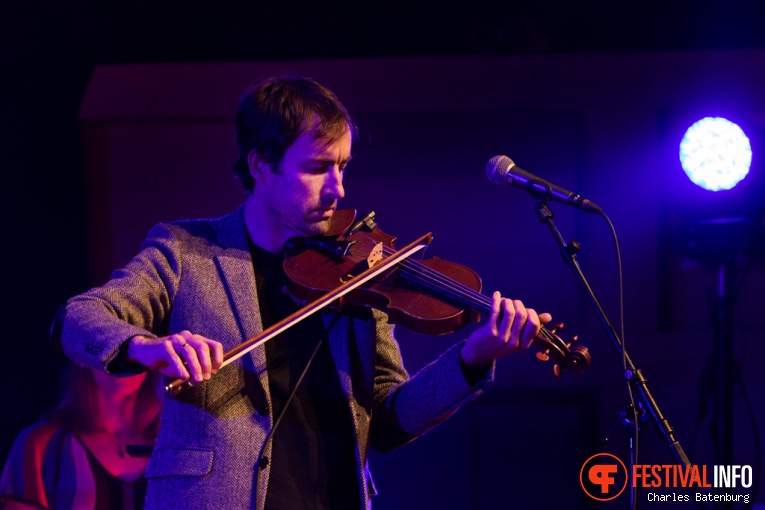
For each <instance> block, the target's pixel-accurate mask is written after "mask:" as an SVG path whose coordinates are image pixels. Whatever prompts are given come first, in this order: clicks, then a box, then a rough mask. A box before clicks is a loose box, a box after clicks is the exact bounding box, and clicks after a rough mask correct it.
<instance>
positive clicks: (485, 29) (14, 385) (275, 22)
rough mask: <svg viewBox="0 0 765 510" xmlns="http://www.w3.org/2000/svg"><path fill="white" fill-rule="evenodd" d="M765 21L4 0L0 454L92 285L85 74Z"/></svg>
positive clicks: (539, 5) (755, 26)
mask: <svg viewBox="0 0 765 510" xmlns="http://www.w3.org/2000/svg"><path fill="white" fill-rule="evenodd" d="M764 21H765V2H759V1H728V2H724V3H723V2H697V1H678V2H632V3H625V2H610V1H596V0H592V1H585V0H582V1H564V0H559V1H536V2H502V4H501V5H497V4H496V3H494V2H485V1H483V0H479V1H474V2H470V3H469V4H462V5H459V6H455V7H447V6H445V5H443V4H439V5H433V6H427V5H424V4H416V5H415V4H412V3H408V2H386V3H382V2H375V3H362V2H337V3H334V4H331V5H328V4H325V3H318V2H316V3H310V4H308V5H305V6H303V5H298V4H293V3H287V2H245V1H240V2H218V3H216V4H215V6H210V5H206V3H205V4H203V3H201V2H183V3H181V2H177V3H174V2H169V3H159V2H157V3H149V2H144V3H142V2H98V3H96V2H75V3H68V4H63V3H60V2H23V1H6V2H4V3H3V4H2V6H0V75H1V76H2V78H0V101H2V103H0V170H1V171H2V175H3V177H4V179H5V184H4V185H3V187H2V189H3V190H4V191H5V197H4V200H3V219H4V222H3V227H4V229H5V231H6V233H5V236H4V237H5V242H4V247H5V249H4V252H5V257H4V258H5V260H6V261H7V263H6V268H7V269H6V277H5V282H6V283H5V288H6V296H7V297H6V300H7V305H6V306H5V310H6V314H5V317H6V321H5V322H6V328H5V336H6V337H7V339H6V341H5V345H6V346H7V348H6V349H5V350H4V352H5V359H6V360H7V362H6V363H5V365H6V366H5V368H4V370H3V371H2V384H3V387H4V388H5V390H3V391H1V392H0V394H2V401H1V402H2V407H1V408H2V419H1V420H0V458H4V457H5V455H6V454H7V451H8V449H9V448H10V445H11V443H12V441H13V438H14V436H15V434H16V433H17V432H18V431H19V430H20V429H21V428H22V427H23V426H25V425H27V424H29V423H32V422H34V421H35V420H36V419H37V417H38V416H39V414H40V413H41V411H42V410H44V409H46V408H49V407H50V406H51V405H52V404H53V403H54V402H55V400H56V398H57V384H55V383H54V381H56V380H57V378H58V377H59V376H58V372H59V369H60V367H61V365H62V364H63V361H62V358H61V357H59V356H57V355H56V354H54V353H53V352H52V350H51V348H50V346H49V345H48V343H47V332H48V328H49V323H50V320H51V317H52V316H53V314H54V312H55V310H56V308H57V307H58V306H59V305H60V303H61V302H63V301H64V300H65V299H66V298H67V297H69V296H71V295H73V294H75V293H78V292H81V291H83V290H85V289H87V288H88V287H89V286H91V285H92V284H94V283H95V282H94V281H92V277H91V276H90V272H89V268H90V267H91V263H92V261H89V259H88V257H89V253H90V252H89V251H88V246H89V243H91V242H93V240H92V239H89V238H88V230H87V227H86V225H87V215H88V212H87V208H86V203H87V193H86V189H87V186H86V178H85V164H84V158H83V155H82V137H81V125H80V121H79V118H78V108H79V105H80V102H81V100H82V99H83V96H84V91H85V87H86V85H87V83H88V80H89V78H90V76H91V74H92V72H93V70H94V68H95V66H97V65H103V64H126V63H147V62H153V63H170V62H230V61H273V60H280V61H288V60H295V59H301V60H305V59H337V58H362V59H363V58H374V57H409V56H417V57H430V56H432V57H439V56H472V55H478V56H508V55H554V54H567V55H577V54H592V53H618V54H631V53H635V52H638V53H639V52H648V53H653V52H665V51H677V50H714V49H726V50H735V49H744V48H763V47H765V31H763V30H762V29H761V26H762V23H763V22H764ZM370 119H371V120H370V122H369V124H370V125H371V126H370V129H372V130H373V128H374V127H375V123H376V126H377V128H378V132H380V133H385V127H386V118H385V116H384V115H378V116H377V117H374V116H372V117H370ZM525 120H529V121H530V120H532V118H531V117H530V118H529V119H525ZM432 122H433V123H437V122H440V121H439V119H437V118H436V119H433V120H432ZM556 122H557V121H556ZM561 122H563V124H564V125H565V122H567V120H566V119H565V118H564V119H562V121H561ZM426 124H427V123H426ZM671 124H672V123H671V122H668V125H671ZM381 136H382V135H381ZM488 156H490V155H487V157H488ZM623 235H624V234H623ZM96 242H97V241H96ZM546 248H548V247H546ZM550 249H551V248H550ZM760 311H762V310H760ZM663 320H664V321H665V326H666V325H671V324H672V322H673V318H672V317H664V318H663ZM580 397H581V395H579V396H574V397H572V398H573V399H574V400H576V398H580ZM508 398H510V399H512V398H516V399H517V398H518V397H508ZM540 398H542V399H543V398H547V397H544V396H540ZM680 398H682V397H680ZM491 402H493V401H490V402H489V404H487V406H489V405H490V404H491ZM553 403H554V402H553ZM519 405H523V402H520V404H519ZM461 419H462V418H461ZM469 419H470V418H469V417H465V418H464V419H463V422H461V424H459V423H458V425H455V426H454V427H455V428H454V429H452V430H458V428H459V427H469V425H468V424H466V423H465V421H464V420H469ZM438 433H441V432H438ZM663 460H667V459H663ZM473 502H474V503H475V504H476V505H477V506H476V507H477V508H483V506H481V505H480V504H479V503H480V502H476V501H475V500H474V501H473Z"/></svg>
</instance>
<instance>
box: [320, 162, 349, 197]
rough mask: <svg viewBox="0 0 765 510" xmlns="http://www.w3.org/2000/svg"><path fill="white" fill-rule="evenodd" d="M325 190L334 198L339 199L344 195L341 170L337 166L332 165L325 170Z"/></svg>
mask: <svg viewBox="0 0 765 510" xmlns="http://www.w3.org/2000/svg"><path fill="white" fill-rule="evenodd" d="M324 187H325V190H326V192H327V194H329V195H330V196H331V197H332V198H333V199H334V200H340V199H341V198H343V197H344V196H345V188H343V171H342V170H341V169H340V167H339V166H337V165H335V166H333V167H332V168H331V169H330V170H329V171H328V172H327V180H326V182H325V185H324Z"/></svg>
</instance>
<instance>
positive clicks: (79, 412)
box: [0, 365, 162, 510]
mask: <svg viewBox="0 0 765 510" xmlns="http://www.w3.org/2000/svg"><path fill="white" fill-rule="evenodd" d="M160 391H161V376H160V375H159V374H158V373H155V372H145V373H142V374H138V375H134V376H130V377H114V376H111V375H109V374H107V373H105V372H103V371H98V370H92V369H90V368H84V367H80V366H77V365H71V366H70V367H69V375H68V378H67V382H66V384H65V387H64V390H63V395H62V398H61V402H60V403H59V404H58V406H57V407H56V408H55V409H53V410H52V411H49V412H48V413H46V414H45V415H44V416H43V418H42V420H41V421H40V422H38V423H36V424H34V425H32V426H30V427H27V428H26V429H24V430H23V431H22V432H21V433H20V434H19V436H18V437H17V438H16V441H15V443H14V445H13V448H12V449H11V453H10V455H9V456H8V459H7V461H6V463H5V468H4V469H3V473H2V478H0V508H2V509H3V510H12V509H32V508H36V509H39V508H46V509H47V508H51V509H56V510H67V509H75V508H76V509H83V510H84V509H93V510H99V509H115V508H124V509H140V508H143V505H144V497H145V494H146V478H145V477H144V471H145V469H146V464H147V463H148V461H149V455H150V454H151V448H152V445H153V444H154V442H155V439H156V436H157V431H158V429H159V414H160V410H161V406H162V400H161V395H160Z"/></svg>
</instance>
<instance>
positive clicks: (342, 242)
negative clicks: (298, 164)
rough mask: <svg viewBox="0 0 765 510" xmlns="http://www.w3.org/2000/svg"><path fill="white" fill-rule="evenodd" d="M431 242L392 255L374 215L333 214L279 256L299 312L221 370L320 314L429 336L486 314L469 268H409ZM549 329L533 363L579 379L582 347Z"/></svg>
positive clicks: (432, 264)
mask: <svg viewBox="0 0 765 510" xmlns="http://www.w3.org/2000/svg"><path fill="white" fill-rule="evenodd" d="M431 240H432V235H431V234H430V233H428V234H425V235H424V236H421V237H420V238H419V239H416V240H415V241H413V242H411V243H410V244H408V245H407V246H405V247H404V248H402V249H400V250H396V249H395V247H394V243H395V238H394V237H392V236H389V235H387V234H385V233H384V232H383V231H381V230H380V229H378V228H377V224H376V223H375V220H374V212H372V213H369V214H368V215H366V216H365V217H363V218H361V219H359V220H358V221H356V211H355V210H351V209H347V210H340V211H336V212H335V213H334V214H333V216H332V218H331V220H330V225H329V229H328V232H327V234H326V235H324V236H319V237H310V238H293V239H290V240H289V241H288V242H287V243H286V245H285V249H284V263H283V267H284V272H285V274H286V276H287V280H288V282H287V290H288V292H289V293H290V295H291V296H292V297H293V299H295V300H296V301H297V302H298V303H299V304H301V305H303V307H302V308H301V309H300V310H298V311H296V312H295V313H293V314H291V315H289V316H288V317H285V318H284V319H282V320H280V321H279V322H277V323H276V324H273V325H272V326H270V327H269V328H267V329H265V330H264V331H262V332H261V333H259V334H258V335H256V336H254V337H253V338H250V339H249V340H247V341H245V342H243V343H242V344H240V345H238V346H236V347H234V348H233V349H231V350H229V351H227V352H225V353H224V355H223V358H224V359H223V363H222V364H221V367H223V366H226V365H228V364H229V363H231V362H233V361H235V360H236V359H238V358H240V357H242V356H244V355H245V354H246V353H248V352H250V351H251V350H253V349H255V348H256V347H258V346H260V345H262V344H263V343H265V342H267V341H268V340H270V339H272V338H274V337H275V336H277V335H279V334H280V333H282V332H283V331H285V330H287V329H289V328H290V327H292V326H293V325H295V324H296V323H297V322H299V321H301V320H303V319H305V318H306V317H308V316H310V315H311V314H313V313H315V312H317V311H318V310H320V309H322V308H324V307H331V308H335V309H338V310H340V311H343V312H349V311H352V310H353V309H354V308H359V307H362V308H370V307H371V308H376V309H378V310H382V311H384V312H386V313H387V314H388V318H389V320H390V322H392V323H394V324H399V325H401V326H403V327H405V328H407V329H410V330H412V331H415V332H418V333H424V334H428V335H443V334H447V333H452V332H454V331H456V330H458V329H459V328H461V327H463V326H466V325H467V324H469V323H470V322H474V321H476V320H477V319H478V315H477V314H478V313H479V312H484V313H490V312H491V298H489V297H488V296H486V295H484V294H481V278H480V277H479V276H478V275H477V274H476V273H475V272H474V271H473V270H472V269H470V268H468V267H466V266H463V265H461V264H456V263H454V262H447V261H444V260H441V259H439V258H438V257H433V258H431V259H428V260H412V259H411V255H412V254H413V253H416V252H417V251H419V250H421V249H422V248H423V247H424V246H425V245H426V244H429V243H430V241H431ZM562 327H563V325H562V324H557V325H555V326H553V328H552V329H549V330H548V329H547V328H545V327H542V328H541V329H540V331H539V333H538V334H537V336H536V337H535V338H534V339H533V341H532V343H533V345H534V346H535V347H536V348H537V349H538V352H537V354H536V355H537V359H539V360H540V361H549V360H550V359H551V358H552V359H553V360H555V365H554V366H553V372H554V373H555V375H556V377H560V375H561V367H562V368H564V369H566V370H570V371H572V372H581V371H583V370H585V369H586V368H587V367H588V366H589V364H590V361H591V360H590V354H589V351H588V350H587V348H586V347H584V346H582V345H580V344H575V345H574V344H572V343H573V342H574V341H576V337H574V338H573V339H572V342H570V343H566V342H564V341H563V340H562V339H561V338H560V337H559V336H558V335H557V334H556V333H557V331H558V330H559V329H561V328H562ZM187 383H188V380H184V379H176V380H175V381H173V382H171V383H170V384H168V385H167V386H166V387H165V390H167V391H168V392H170V393H172V394H177V393H178V392H180V391H181V390H182V389H183V387H185V385H186V384H187Z"/></svg>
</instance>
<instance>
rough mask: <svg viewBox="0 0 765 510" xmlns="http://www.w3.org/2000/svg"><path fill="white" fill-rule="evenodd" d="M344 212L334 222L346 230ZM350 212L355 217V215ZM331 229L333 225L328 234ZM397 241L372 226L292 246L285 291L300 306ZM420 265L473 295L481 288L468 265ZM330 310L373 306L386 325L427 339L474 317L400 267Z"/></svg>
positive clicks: (362, 267) (431, 262)
mask: <svg viewBox="0 0 765 510" xmlns="http://www.w3.org/2000/svg"><path fill="white" fill-rule="evenodd" d="M348 213H349V211H348V210H342V211H338V213H336V214H335V216H338V215H340V218H338V220H336V221H335V224H337V223H338V222H339V223H340V224H342V225H346V224H348V228H349V227H350V222H348V221H347V216H346V215H348ZM350 213H353V215H354V216H355V212H354V211H350ZM333 219H334V218H333ZM335 228H336V227H334V225H333V227H331V228H330V230H331V231H332V230H335ZM346 230H347V229H346ZM395 240H396V238H395V237H392V236H389V235H387V234H385V233H384V232H383V231H382V230H380V229H377V228H376V229H374V230H372V231H371V232H355V233H352V234H351V235H345V233H344V232H343V233H341V234H337V235H330V236H326V237H325V238H323V239H321V240H316V239H313V240H311V241H310V242H309V243H304V244H300V245H292V247H291V248H290V249H288V253H287V256H286V258H285V261H284V272H285V273H286V275H287V278H288V283H287V290H288V291H289V293H290V295H291V296H293V298H295V299H296V300H297V301H298V302H299V303H301V304H302V303H307V302H311V301H314V300H316V299H319V298H320V297H321V296H323V295H324V294H326V293H327V292H329V291H331V290H332V289H334V288H336V287H338V286H339V285H341V284H343V283H346V282H347V281H349V280H350V279H351V278H353V277H354V276H356V275H357V274H359V273H360V272H361V271H363V270H365V269H367V268H368V267H370V262H369V255H370V253H372V252H373V251H374V250H375V248H376V247H377V246H378V245H380V244H382V245H383V246H385V247H387V248H388V249H389V250H391V251H392V250H395ZM418 262H419V264H418V265H421V266H423V268H426V269H427V270H430V271H432V272H433V273H438V274H441V275H447V276H448V277H449V278H451V279H453V280H455V281H457V282H459V283H460V284H462V285H464V286H466V287H468V288H470V289H472V290H474V291H476V292H480V290H481V278H480V277H479V276H478V274H476V273H475V271H473V270H472V269H470V268H468V267H466V266H463V265H460V264H455V263H453V262H447V261H444V260H441V259H439V258H438V257H433V258H431V259H428V260H422V261H418ZM418 269H422V268H418ZM330 306H331V307H333V308H335V309H338V310H345V311H352V309H353V308H355V307H363V308H369V307H371V308H376V309H378V310H382V311H384V312H386V313H387V314H388V317H389V319H390V322H392V323H394V324H400V325H401V326H403V327H405V328H407V329H409V330H410V331H414V332H415V333H422V334H425V335H444V334H448V333H452V332H454V331H456V330H458V329H460V328H462V327H463V326H466V325H467V324H469V323H470V322H472V321H475V320H477V319H478V317H477V312H476V311H475V310H473V309H471V308H465V307H464V306H463V305H459V304H455V303H453V302H450V301H449V300H448V299H444V297H443V296H442V295H437V294H436V293H434V292H429V291H428V289H427V288H425V287H424V286H423V285H421V284H417V283H415V282H412V281H410V280H407V279H406V278H405V277H402V272H401V271H400V270H398V269H392V270H390V271H388V272H386V273H384V274H383V275H382V276H380V277H378V278H376V279H375V280H374V281H373V282H372V283H371V284H369V285H367V286H365V287H364V288H361V289H357V290H355V291H353V292H352V293H350V294H347V295H345V296H343V297H342V298H341V299H340V300H339V302H336V303H333V304H331V305H330Z"/></svg>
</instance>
